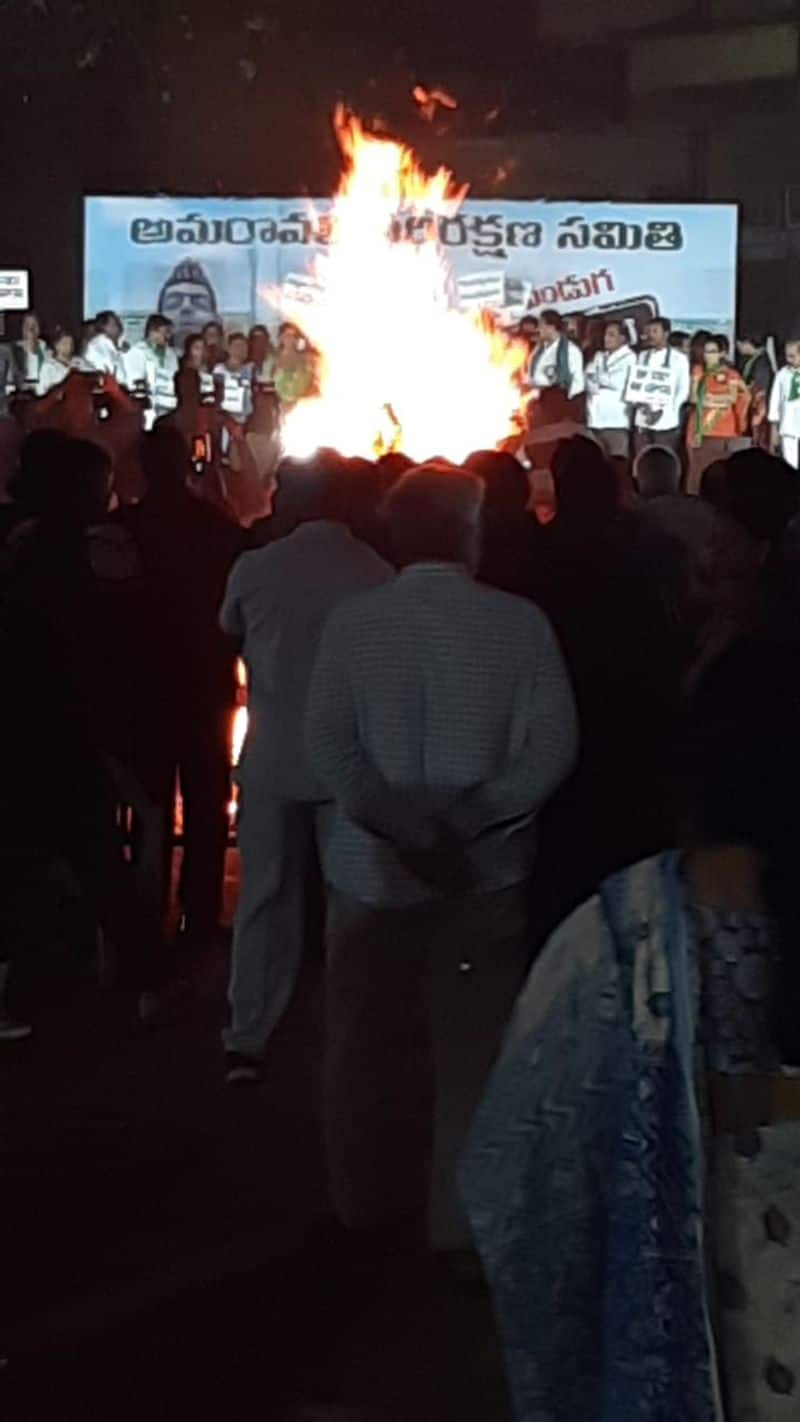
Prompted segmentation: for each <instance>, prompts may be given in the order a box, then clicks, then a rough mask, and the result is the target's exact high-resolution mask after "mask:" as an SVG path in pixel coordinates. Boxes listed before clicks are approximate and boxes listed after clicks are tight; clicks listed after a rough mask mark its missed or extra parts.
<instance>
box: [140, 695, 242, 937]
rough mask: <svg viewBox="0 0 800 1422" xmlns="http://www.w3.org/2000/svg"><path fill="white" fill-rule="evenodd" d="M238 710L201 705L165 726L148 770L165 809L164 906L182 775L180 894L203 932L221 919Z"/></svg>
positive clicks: (189, 915)
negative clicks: (234, 720) (233, 736)
mask: <svg viewBox="0 0 800 1422" xmlns="http://www.w3.org/2000/svg"><path fill="white" fill-rule="evenodd" d="M232 717H233V710H232V708H230V707H224V708H221V709H217V708H215V709H213V710H212V711H210V712H209V711H208V710H206V709H204V708H202V707H198V708H197V714H196V717H194V718H193V717H192V716H191V715H187V716H186V717H185V719H184V720H183V721H182V722H180V723H178V724H176V725H173V726H167V727H165V728H164V734H163V737H162V740H161V744H160V746H159V748H158V751H157V752H156V753H155V755H154V756H153V758H152V760H151V763H150V765H149V766H148V768H147V771H146V774H145V776H144V780H145V784H146V786H147V788H148V790H149V792H150V794H151V795H152V796H153V798H154V800H155V802H156V804H157V805H159V806H160V807H161V808H162V810H163V812H164V825H165V832H164V841H163V862H162V874H161V881H162V895H163V898H162V909H163V910H164V912H166V910H167V909H168V907H169V896H170V889H171V879H172V874H171V870H172V853H173V839H174V836H173V825H174V805H175V788H176V780H179V782H180V787H181V798H182V801H183V865H182V869H181V879H180V889H179V898H180V905H181V908H182V910H183V911H184V913H185V914H186V916H187V919H188V920H189V922H190V924H191V925H192V926H193V928H194V929H196V930H197V931H198V932H199V933H200V934H201V935H202V934H209V933H213V931H214V929H215V928H216V925H217V923H218V922H219V915H220V910H221V904H222V886H223V880H224V874H225V849H226V846H227V842H228V803H229V801H230V796H231V779H230V735H231V724H232Z"/></svg>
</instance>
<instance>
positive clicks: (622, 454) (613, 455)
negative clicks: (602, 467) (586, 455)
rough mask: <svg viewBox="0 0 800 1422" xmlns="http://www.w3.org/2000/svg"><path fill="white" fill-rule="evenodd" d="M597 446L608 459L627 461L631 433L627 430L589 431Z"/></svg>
mask: <svg viewBox="0 0 800 1422" xmlns="http://www.w3.org/2000/svg"><path fill="white" fill-rule="evenodd" d="M589 433H590V434H592V435H594V437H595V439H596V440H597V442H598V444H599V445H600V446H601V447H602V449H603V452H604V454H606V455H608V458H609V459H628V458H630V452H631V432H630V430H628V429H622V430H608V429H603V430H590V432H589Z"/></svg>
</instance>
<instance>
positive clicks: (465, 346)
mask: <svg viewBox="0 0 800 1422" xmlns="http://www.w3.org/2000/svg"><path fill="white" fill-rule="evenodd" d="M334 129H335V133H336V137H337V140H338V143H339V148H340V150H341V154H342V176H341V180H340V183H339V187H338V190H337V192H336V194H335V196H334V199H333V205H332V211H331V215H330V241H329V245H328V246H327V247H326V248H325V249H324V251H323V252H321V253H320V254H319V255H318V256H317V257H316V258H315V260H314V263H313V266H312V271H311V275H312V277H313V281H314V287H315V289H316V296H315V300H314V301H313V302H310V303H309V304H308V305H307V306H306V307H304V308H303V310H302V311H298V310H297V308H295V307H294V306H293V307H292V310H291V312H289V311H287V310H286V309H285V308H284V309H283V314H284V315H286V316H289V315H290V316H291V319H292V320H293V321H294V322H295V323H296V324H297V325H299V326H301V327H302V329H303V332H304V334H305V335H306V336H307V338H308V340H309V341H310V342H311V344H312V345H313V346H314V348H315V349H316V350H317V351H318V352H319V358H320V359H319V372H318V376H319V379H318V393H315V394H314V395H312V396H310V397H309V398H307V399H304V400H301V401H300V402H299V403H298V404H297V405H295V406H294V407H293V408H292V409H291V410H290V411H289V412H288V414H287V416H286V418H285V420H284V425H283V446H284V451H285V453H286V454H289V455H293V456H295V457H299V458H303V457H307V456H308V455H309V454H311V453H312V452H313V451H314V450H315V449H317V448H319V447H321V446H323V445H325V446H329V447H333V448H335V449H338V450H339V451H340V452H341V453H342V454H344V455H347V456H350V457H352V456H356V455H358V456H361V457H364V458H375V457H376V456H377V455H379V454H381V453H384V452H386V451H388V450H393V449H402V450H403V451H404V452H405V453H406V454H408V455H409V456H410V457H411V458H412V459H414V460H418V461H421V460H424V459H427V458H429V457H431V456H433V455H441V456H443V457H445V458H447V459H451V460H453V461H460V460H462V459H463V458H465V456H466V455H467V454H468V453H469V452H470V451H471V450H474V449H491V448H494V447H496V446H497V445H498V444H500V443H501V442H502V441H503V440H505V439H507V438H508V437H509V436H511V435H512V434H513V433H514V432H515V429H516V428H517V427H518V420H519V411H520V403H521V398H522V396H521V375H522V371H523V368H524V363H525V348H524V346H523V344H522V343H521V342H519V341H516V340H514V339H513V338H511V337H510V336H509V335H508V334H507V333H506V332H504V331H503V330H502V329H500V328H499V327H498V325H497V323H496V322H495V320H494V319H493V318H492V317H491V316H490V315H489V314H488V313H486V312H475V311H461V310H459V309H458V307H457V305H456V301H455V297H454V283H453V278H452V273H451V270H450V265H449V262H448V260H447V256H446V254H445V252H444V250H443V249H442V247H441V245H440V242H439V240H438V225H437V219H438V218H439V217H442V216H452V214H453V213H454V212H456V211H457V209H458V207H459V206H460V204H461V202H462V201H463V199H464V197H465V195H466V188H459V187H458V186H457V184H456V183H455V181H454V179H453V175H452V174H451V173H450V172H449V171H447V169H445V168H439V169H438V171H437V172H435V173H433V174H427V173H426V172H425V171H424V170H423V169H422V167H421V165H420V164H419V162H418V161H417V159H416V157H415V155H414V153H413V152H412V150H411V149H410V148H408V147H407V146H406V145H404V144H402V143H399V142H396V141H394V140H392V139H389V138H386V137H384V136H381V135H378V134H374V133H369V132H366V131H365V130H364V128H363V126H362V124H361V123H360V121H359V120H358V118H356V117H355V116H353V115H351V114H348V113H346V112H345V111H344V110H342V109H337V111H336V113H335V115H334ZM410 219H411V220H412V221H411V222H409V220H410ZM409 229H410V230H409ZM398 231H399V232H400V234H402V235H400V236H399V237H398ZM276 302H277V304H278V305H279V308H280V304H281V303H280V299H279V298H277V297H276Z"/></svg>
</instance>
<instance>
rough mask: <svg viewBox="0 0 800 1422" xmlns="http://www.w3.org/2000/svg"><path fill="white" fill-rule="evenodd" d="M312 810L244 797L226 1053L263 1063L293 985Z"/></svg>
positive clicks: (310, 857)
mask: <svg viewBox="0 0 800 1422" xmlns="http://www.w3.org/2000/svg"><path fill="white" fill-rule="evenodd" d="M316 815H317V807H316V805H314V804H313V803H307V802H305V801H294V800H277V799H275V798H274V797H272V796H270V795H268V794H267V793H265V792H264V791H262V790H261V789H260V788H257V787H255V786H253V787H250V786H245V787H243V789H242V794H241V799H240V802H239V819H238V841H239V858H240V865H241V888H240V892H239V904H238V907H237V910H236V920H235V923H234V929H233V953H232V958H231V977H230V984H229V988H228V1003H229V1005H230V1026H229V1027H228V1028H227V1029H226V1030H225V1032H224V1033H223V1041H224V1043H225V1047H226V1048H227V1050H228V1051H232V1052H242V1053H244V1054H245V1055H246V1056H260V1055H261V1053H262V1052H263V1051H264V1048H265V1046H266V1044H267V1042H268V1040H269V1037H270V1036H271V1034H272V1032H273V1031H274V1030H275V1028H276V1026H277V1025H278V1022H279V1021H280V1019H281V1017H282V1016H283V1014H284V1012H285V1011H286V1008H287V1007H288V1005H289V1001H290V999H291V997H292V994H293V992H294V989H295V985H296V983H297V977H298V973H299V971H300V964H301V962H302V957H303V948H304V945H305V935H306V907H307V902H308V887H309V877H310V875H311V874H313V873H314V871H315V866H316V854H315V833H316Z"/></svg>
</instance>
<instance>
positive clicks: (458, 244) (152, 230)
mask: <svg viewBox="0 0 800 1422" xmlns="http://www.w3.org/2000/svg"><path fill="white" fill-rule="evenodd" d="M329 210H330V202H329V201H328V200H319V201H318V200H316V199H314V200H310V199H299V198H263V199H262V198H245V199H241V198H185V197H184V198H171V197H146V198H136V197H90V198H87V199H86V200H85V250H84V262H85V266H84V270H85V288H84V298H85V310H86V314H87V315H93V314H94V313H95V312H97V311H99V310H102V309H105V308H112V309H114V310H116V311H118V312H119V314H120V315H121V316H122V318H123V320H124V321H125V324H126V334H127V337H128V339H129V340H135V339H137V338H138V336H139V335H140V333H141V329H142V327H143V324H144V321H145V319H146V317H147V316H148V315H149V314H150V312H151V311H157V310H160V311H163V312H164V314H166V315H169V316H170V318H171V319H172V320H173V322H174V325H175V335H176V342H177V343H178V344H179V345H180V344H182V341H183V339H184V338H185V336H186V335H188V334H190V333H191V332H193V331H197V330H199V329H200V328H201V327H202V325H203V324H204V323H205V322H206V321H208V320H209V319H211V318H212V317H213V316H215V315H217V316H219V317H220V319H221V320H222V321H223V323H224V324H225V326H226V328H227V329H228V330H231V329H233V328H241V327H248V326H250V325H252V324H253V323H254V322H258V321H260V322H264V323H265V324H267V325H269V326H270V327H272V328H274V327H275V326H276V325H277V324H278V323H279V320H280V316H279V314H278V312H277V310H276V307H275V303H274V300H271V295H273V294H274V293H275V292H276V291H277V290H280V293H281V304H282V305H283V307H284V311H285V312H288V314H291V312H292V310H293V309H294V310H297V311H300V310H302V306H303V304H304V303H305V302H308V301H313V300H314V299H315V297H316V295H317V291H318V286H317V283H316V282H315V280H314V274H313V266H314V259H315V255H317V254H318V253H324V251H325V248H326V245H327V244H328V241H329V237H330V218H329V216H328V214H329ZM435 220H436V222H437V224H438V235H439V239H440V242H441V245H442V248H443V250H444V252H445V253H446V255H447V258H448V261H449V264H450V271H451V275H450V299H451V300H452V301H453V302H454V304H458V305H460V306H462V307H467V308H468V307H478V308H481V307H483V308H488V309H491V310H492V311H494V312H495V313H496V314H497V315H498V317H499V319H500V320H501V321H503V322H504V323H506V324H512V323H513V322H516V321H518V320H519V318H520V317H521V316H522V315H524V314H525V312H526V311H532V312H534V313H535V312H537V311H539V310H541V309H542V308H543V307H546V306H555V307H557V308H558V309H559V310H560V311H562V312H570V311H580V312H582V313H584V314H586V315H587V316H597V317H598V318H599V317H605V316H609V315H612V314H613V315H619V316H622V317H623V318H624V319H627V320H628V321H630V322H635V323H638V324H639V325H641V324H642V323H643V322H644V321H645V320H646V319H647V318H648V317H649V316H651V315H657V314H661V315H665V316H669V317H670V318H671V320H672V322H673V325H674V326H675V327H676V328H682V329H686V330H693V329H696V328H698V327H701V326H702V327H706V328H707V329H710V330H712V331H715V332H719V331H723V332H725V333H726V334H727V335H728V336H732V335H733V331H734V322H735V300H736V253H737V210H736V208H735V207H734V206H730V205H716V204H715V205H687V204H678V205H674V206H672V205H666V204H620V203H596V202H591V203H584V204H576V203H565V202H553V203H549V202H500V203H498V202H489V201H479V200H477V199H470V198H468V199H467V200H466V201H465V202H464V204H463V207H462V208H461V210H460V211H459V213H458V214H457V215H456V216H454V217H440V218H437V219H435ZM425 223H426V219H425V218H421V217H419V216H415V217H402V216H401V217H398V218H397V219H396V221H395V224H394V229H395V234H404V235H407V236H409V237H410V238H411V239H412V240H413V239H414V238H415V236H416V237H417V238H418V237H419V234H420V232H421V231H422V230H423V229H424V227H425Z"/></svg>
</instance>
